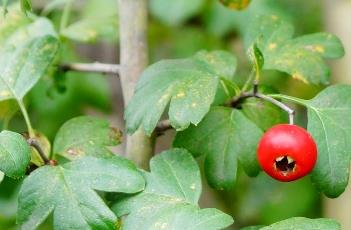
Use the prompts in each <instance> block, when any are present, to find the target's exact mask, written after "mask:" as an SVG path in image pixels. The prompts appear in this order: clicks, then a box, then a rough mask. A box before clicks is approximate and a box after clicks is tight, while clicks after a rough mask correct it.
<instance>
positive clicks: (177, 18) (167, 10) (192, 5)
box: [150, 0, 205, 26]
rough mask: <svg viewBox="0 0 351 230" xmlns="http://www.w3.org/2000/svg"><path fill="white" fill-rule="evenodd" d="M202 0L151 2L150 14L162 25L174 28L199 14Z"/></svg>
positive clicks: (162, 0) (156, 0)
mask: <svg viewBox="0 0 351 230" xmlns="http://www.w3.org/2000/svg"><path fill="white" fill-rule="evenodd" d="M204 3H205V1H204V0H192V1H188V0H174V1H164V0H151V1H150V12H151V14H152V15H153V16H155V17H156V18H158V19H159V20H161V21H162V22H163V23H165V24H168V25H171V26H176V25H180V24H182V23H184V22H185V21H186V20H187V19H189V18H191V17H192V16H194V15H196V14H197V13H199V11H200V10H201V8H202V6H203V5H204Z"/></svg>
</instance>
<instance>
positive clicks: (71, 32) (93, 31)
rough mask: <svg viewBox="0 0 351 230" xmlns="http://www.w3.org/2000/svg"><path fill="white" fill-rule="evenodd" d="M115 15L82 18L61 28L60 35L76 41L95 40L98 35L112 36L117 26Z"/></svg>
mask: <svg viewBox="0 0 351 230" xmlns="http://www.w3.org/2000/svg"><path fill="white" fill-rule="evenodd" d="M116 18H117V17H115V16H113V17H105V18H91V19H82V20H80V21H77V22H74V23H73V24H71V25H69V26H68V27H66V28H64V29H63V30H62V32H61V33H62V35H63V36H64V37H66V38H69V39H71V40H75V41H78V42H84V43H87V42H95V41H96V40H97V39H98V38H99V37H103V36H106V35H107V36H110V37H111V36H114V37H116V35H115V33H116V32H117V31H116V28H117V26H118V23H117V20H116Z"/></svg>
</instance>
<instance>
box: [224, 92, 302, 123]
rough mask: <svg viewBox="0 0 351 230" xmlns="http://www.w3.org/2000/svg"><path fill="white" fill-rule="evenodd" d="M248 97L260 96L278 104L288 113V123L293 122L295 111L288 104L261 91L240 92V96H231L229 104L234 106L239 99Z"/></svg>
mask: <svg viewBox="0 0 351 230" xmlns="http://www.w3.org/2000/svg"><path fill="white" fill-rule="evenodd" d="M249 97H256V98H261V99H263V100H265V101H269V102H270V103H272V104H274V105H276V106H278V107H279V108H281V109H282V110H284V111H285V112H287V113H288V115H289V124H291V125H292V124H294V115H295V111H294V110H293V109H292V108H290V107H289V106H287V105H285V104H284V103H282V102H280V101H278V100H276V99H274V98H272V97H269V96H267V95H264V94H261V93H257V92H253V93H242V94H241V95H240V96H238V97H235V98H233V100H232V101H231V103H230V104H231V106H233V107H236V105H237V104H239V102H240V101H242V100H244V99H246V98H249Z"/></svg>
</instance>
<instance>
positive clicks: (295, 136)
mask: <svg viewBox="0 0 351 230" xmlns="http://www.w3.org/2000/svg"><path fill="white" fill-rule="evenodd" d="M257 157H258V162H259V164H260V165H261V167H262V169H263V170H264V171H265V172H266V173H267V174H268V175H270V176H271V177H273V178H275V179H277V180H279V181H293V180H297V179H299V178H301V177H304V176H305V175H307V174H308V173H309V172H311V170H312V169H313V167H314V165H315V164H316V160H317V146H316V143H315V141H314V140H313V138H312V137H311V135H310V134H309V133H308V132H307V131H306V130H305V129H303V128H301V127H299V126H296V125H288V124H280V125H276V126H274V127H272V128H271V129H269V130H268V131H267V132H266V133H265V134H264V135H263V137H262V138H261V140H260V143H259V145H258V150H257Z"/></svg>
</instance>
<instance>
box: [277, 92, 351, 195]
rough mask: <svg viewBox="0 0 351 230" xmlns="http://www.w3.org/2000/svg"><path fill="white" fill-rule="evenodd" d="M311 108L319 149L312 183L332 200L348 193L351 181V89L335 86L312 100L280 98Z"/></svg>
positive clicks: (310, 121) (310, 123)
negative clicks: (350, 172)
mask: <svg viewBox="0 0 351 230" xmlns="http://www.w3.org/2000/svg"><path fill="white" fill-rule="evenodd" d="M277 97H280V98H285V99H288V100H292V101H295V102H297V103H300V104H303V105H305V106H306V107H307V109H308V131H309V132H310V133H311V135H312V136H313V138H314V139H315V141H316V143H317V146H318V159H317V164H316V166H315V168H314V170H313V172H312V180H313V182H314V184H315V185H316V186H317V187H318V189H319V190H320V191H322V192H323V193H324V194H326V195H327V196H328V197H337V196H339V195H340V194H341V193H343V191H344V190H345V188H346V186H347V184H348V178H349V166H350V151H349V149H350V148H351V145H350V141H349V139H350V137H351V117H350V114H351V86H349V85H333V86H330V87H328V88H326V89H324V90H323V91H322V92H320V93H319V94H318V95H317V96H315V97H314V98H313V99H311V100H302V99H298V98H293V97H289V96H283V95H281V96H279V95H278V96H277Z"/></svg>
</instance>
